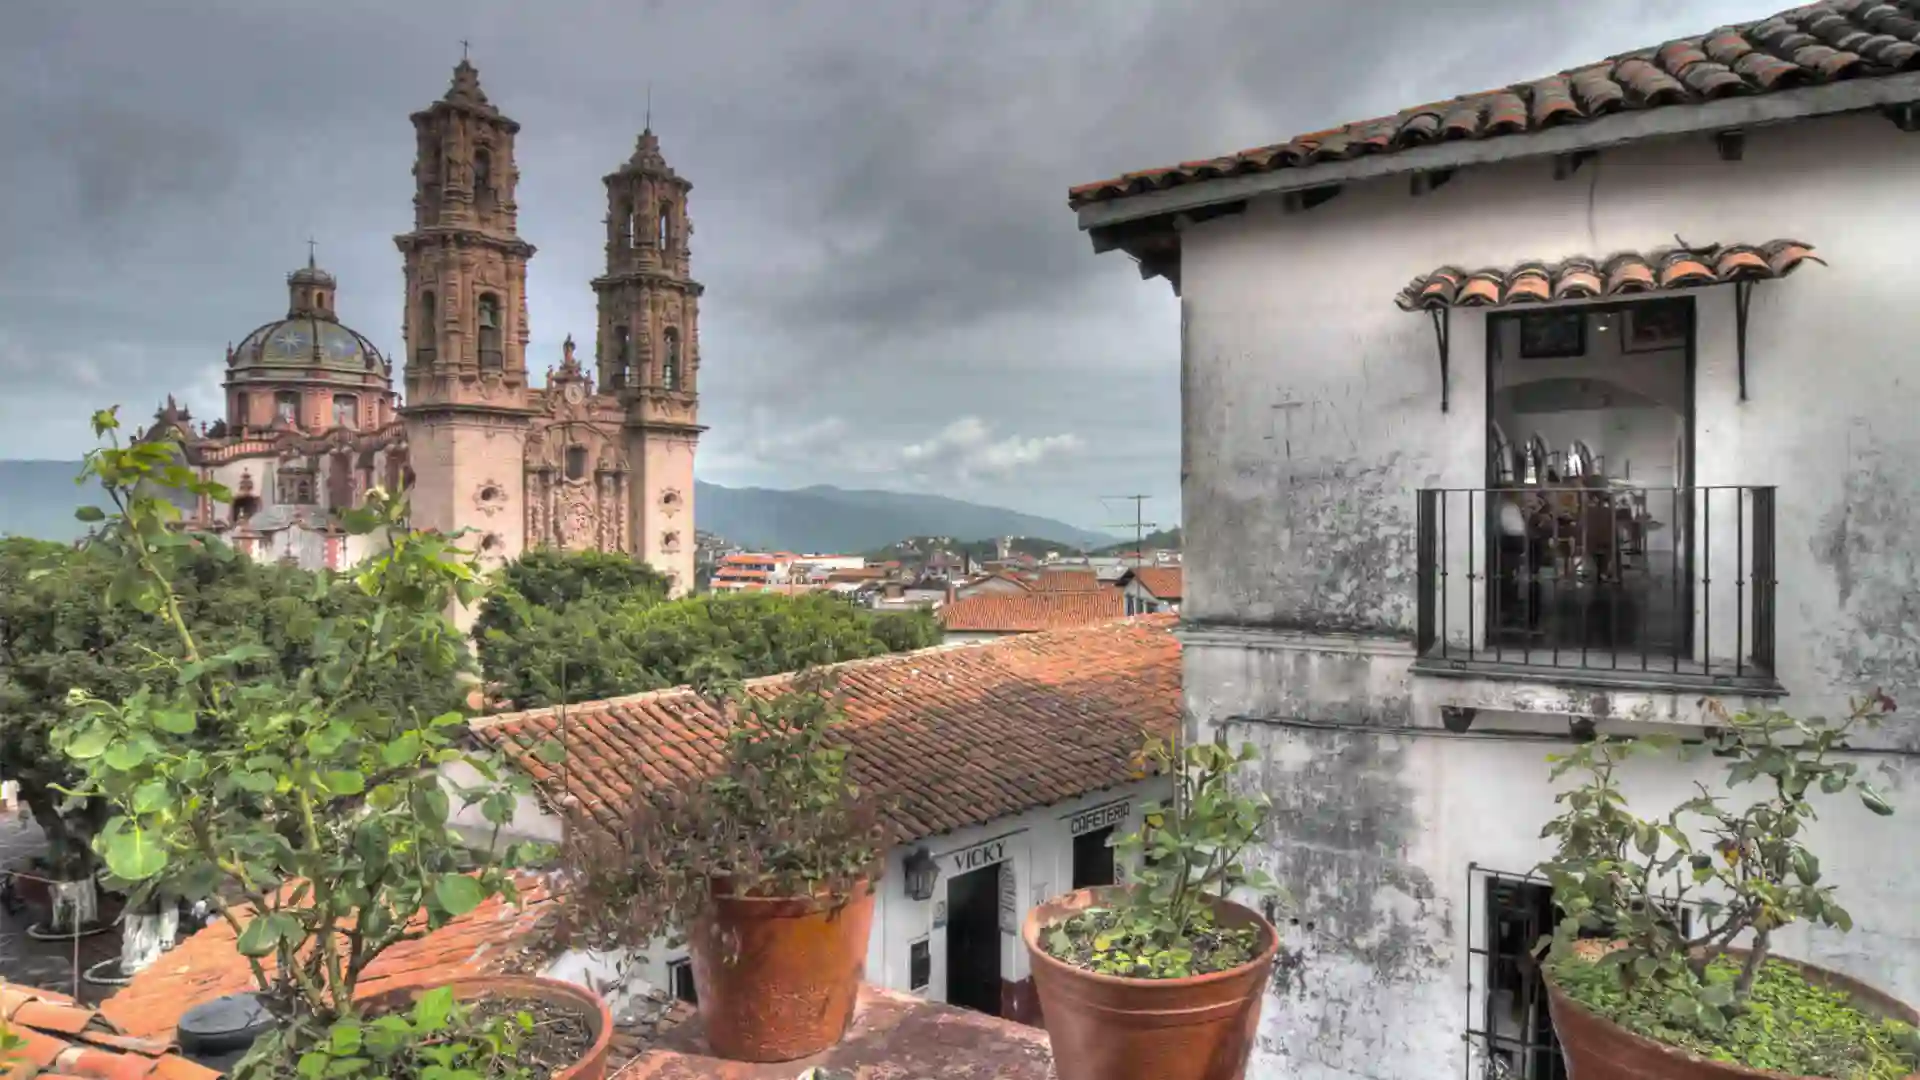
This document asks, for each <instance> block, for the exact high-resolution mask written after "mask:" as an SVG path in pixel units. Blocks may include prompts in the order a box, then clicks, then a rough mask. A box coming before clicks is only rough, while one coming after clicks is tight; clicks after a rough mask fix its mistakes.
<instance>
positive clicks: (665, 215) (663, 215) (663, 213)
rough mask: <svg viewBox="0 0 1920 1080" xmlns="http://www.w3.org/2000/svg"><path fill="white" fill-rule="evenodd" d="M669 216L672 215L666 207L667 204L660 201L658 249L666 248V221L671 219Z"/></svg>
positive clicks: (663, 249) (667, 237)
mask: <svg viewBox="0 0 1920 1080" xmlns="http://www.w3.org/2000/svg"><path fill="white" fill-rule="evenodd" d="M671 216H672V215H671V212H670V211H669V210H668V209H667V204H666V203H661V204H660V250H661V251H665V250H667V241H668V239H669V236H668V230H667V225H668V222H669V221H670V220H671Z"/></svg>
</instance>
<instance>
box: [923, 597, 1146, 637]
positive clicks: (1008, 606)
mask: <svg viewBox="0 0 1920 1080" xmlns="http://www.w3.org/2000/svg"><path fill="white" fill-rule="evenodd" d="M1124 615H1126V598H1125V597H1124V596H1122V595H1121V593H1120V590H1118V589H1111V588H1101V589H1095V590H1092V591H1089V592H1047V593H1043V592H1030V593H980V594H978V595H975V596H969V597H965V598H963V599H960V600H955V601H954V602H953V603H951V604H948V605H947V606H946V607H945V608H943V609H942V610H941V612H940V620H941V622H942V623H944V624H945V625H946V628H947V629H948V630H949V631H960V632H972V633H1000V634H1021V633H1033V632H1037V631H1044V630H1062V629H1071V628H1074V627H1083V626H1097V625H1099V624H1100V623H1104V622H1109V621H1111V620H1113V619H1118V618H1121V617H1123V616H1124Z"/></svg>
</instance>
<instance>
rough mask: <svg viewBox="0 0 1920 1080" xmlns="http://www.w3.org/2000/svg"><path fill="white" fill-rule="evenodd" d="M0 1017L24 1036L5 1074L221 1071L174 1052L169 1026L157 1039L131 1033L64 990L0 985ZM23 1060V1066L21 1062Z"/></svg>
mask: <svg viewBox="0 0 1920 1080" xmlns="http://www.w3.org/2000/svg"><path fill="white" fill-rule="evenodd" d="M0 1019H4V1020H6V1021H7V1022H8V1023H10V1024H11V1025H12V1026H13V1028H14V1033H15V1034H17V1035H19V1036H20V1037H21V1038H22V1039H24V1040H26V1045H25V1046H23V1047H21V1048H20V1049H19V1051H17V1053H18V1055H19V1056H18V1057H17V1058H16V1059H14V1060H12V1061H9V1062H6V1063H0V1064H4V1066H5V1067H3V1068H0V1076H5V1077H7V1078H9V1080H32V1078H34V1077H43V1078H46V1080H59V1078H72V1077H141V1076H152V1077H160V1078H162V1080H218V1078H219V1076H220V1074H219V1073H218V1072H215V1071H214V1070H212V1069H209V1068H207V1067H205V1066H203V1065H196V1064H194V1063H193V1062H191V1061H188V1060H187V1059H186V1058H183V1057H181V1056H180V1055H179V1054H177V1053H174V1052H173V1051H174V1046H173V1039H172V1028H171V1027H169V1028H168V1029H167V1033H166V1034H165V1035H163V1036H162V1037H160V1038H157V1039H142V1038H135V1037H132V1036H130V1035H129V1034H128V1033H127V1032H126V1031H124V1030H122V1029H121V1028H119V1027H116V1026H115V1025H114V1024H113V1023H112V1022H111V1021H109V1020H108V1019H106V1017H104V1016H103V1015H101V1011H100V1010H97V1009H92V1008H88V1007H87V1006H85V1005H82V1004H80V1003H79V1002H77V1001H75V1000H74V999H73V998H71V997H68V996H67V995H65V994H60V993H55V992H54V991H51V990H35V989H32V988H30V987H25V986H0ZM23 1065H24V1067H23Z"/></svg>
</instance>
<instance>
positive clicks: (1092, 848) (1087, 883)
mask: <svg viewBox="0 0 1920 1080" xmlns="http://www.w3.org/2000/svg"><path fill="white" fill-rule="evenodd" d="M1112 837H1113V826H1111V825H1109V826H1107V827H1106V828H1104V829H1095V830H1093V831H1092V832H1083V833H1081V834H1080V835H1079V836H1076V837H1074V838H1073V887H1074V888H1076V889H1090V888H1093V887H1094V886H1096V885H1111V884H1113V849H1112V848H1110V847H1108V846H1107V841H1108V840H1110V839H1112Z"/></svg>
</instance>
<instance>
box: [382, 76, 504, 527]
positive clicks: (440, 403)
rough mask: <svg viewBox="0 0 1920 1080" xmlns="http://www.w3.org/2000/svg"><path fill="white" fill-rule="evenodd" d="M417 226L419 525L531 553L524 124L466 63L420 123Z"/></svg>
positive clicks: (412, 404) (407, 255) (411, 429)
mask: <svg viewBox="0 0 1920 1080" xmlns="http://www.w3.org/2000/svg"><path fill="white" fill-rule="evenodd" d="M413 128H414V133H415V136H416V150H415V158H414V165H413V177H414V195H413V231H412V232H409V233H406V234H404V235H401V236H397V237H395V238H394V242H395V243H396V244H398V245H399V248H400V254H401V256H402V258H403V260H404V262H405V268H406V291H407V294H406V315H405V320H404V325H405V337H406V357H405V371H406V403H405V406H404V407H403V408H402V410H401V415H402V416H403V417H405V419H406V423H407V442H408V459H409V462H410V464H411V466H412V470H413V473H414V481H413V487H412V489H411V495H412V508H413V521H414V524H415V525H416V526H417V527H420V528H428V529H439V530H443V531H448V532H451V531H454V530H458V529H463V528H472V529H474V530H475V533H474V534H473V535H470V536H468V537H467V538H465V539H464V540H463V546H466V547H469V548H472V549H478V550H479V551H480V553H481V556H482V559H483V561H485V562H486V563H488V564H489V565H492V564H497V563H499V562H501V561H504V560H509V559H513V558H517V557H518V556H519V555H520V552H521V548H522V546H523V544H524V531H523V529H522V528H521V527H520V522H521V521H522V519H523V514H524V510H525V508H524V506H523V503H524V488H525V480H524V476H523V472H524V468H523V460H524V456H525V446H526V437H527V432H528V430H529V428H530V426H531V423H532V417H533V410H532V408H531V407H530V404H529V400H528V397H529V395H528V389H527V361H526V347H527V260H528V259H530V258H532V257H533V251H534V249H533V245H532V244H529V243H527V242H526V241H525V240H522V239H520V234H519V231H518V227H517V221H516V218H517V210H518V208H517V206H516V204H515V202H514V191H515V188H516V186H517V184H518V182H519V179H520V172H519V169H518V168H517V167H516V166H515V164H514V153H513V144H514V136H515V135H516V134H517V133H518V132H519V130H520V125H519V124H517V123H515V122H514V121H512V120H510V119H508V118H507V117H506V116H504V115H502V113H501V112H500V110H499V109H498V108H496V107H495V106H494V105H493V104H492V103H490V102H489V101H488V100H487V95H486V93H485V92H484V91H482V90H481V89H480V73H479V71H478V70H476V69H475V68H474V66H473V65H472V64H471V63H470V62H468V61H467V59H466V58H465V57H462V58H461V60H460V64H459V66H458V67H455V68H454V69H453V84H452V86H451V87H450V88H449V89H448V90H447V93H446V95H445V96H444V97H442V98H441V99H440V100H438V101H435V102H434V103H433V104H431V105H429V106H428V107H427V108H425V109H423V110H421V111H420V112H416V113H414V114H413Z"/></svg>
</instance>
